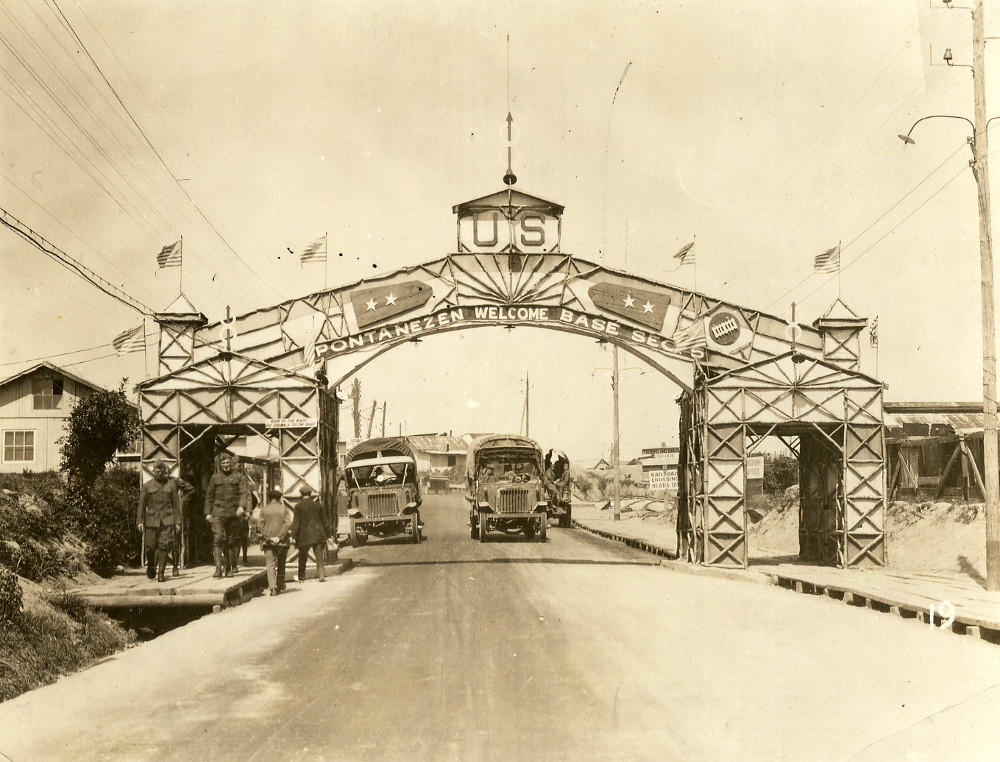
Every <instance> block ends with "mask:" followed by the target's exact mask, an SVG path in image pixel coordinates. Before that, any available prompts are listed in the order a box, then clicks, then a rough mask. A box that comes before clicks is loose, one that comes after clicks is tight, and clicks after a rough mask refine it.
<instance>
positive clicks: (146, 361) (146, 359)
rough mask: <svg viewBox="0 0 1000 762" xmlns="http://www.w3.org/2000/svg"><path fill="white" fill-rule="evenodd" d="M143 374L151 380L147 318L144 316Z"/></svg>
mask: <svg viewBox="0 0 1000 762" xmlns="http://www.w3.org/2000/svg"><path fill="white" fill-rule="evenodd" d="M142 372H143V374H144V375H145V376H146V378H147V379H148V378H149V354H148V352H147V351H146V316H145V315H143V316H142Z"/></svg>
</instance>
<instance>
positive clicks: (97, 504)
mask: <svg viewBox="0 0 1000 762" xmlns="http://www.w3.org/2000/svg"><path fill="white" fill-rule="evenodd" d="M138 502H139V473H138V472H137V471H135V470H133V469H131V468H127V467H125V466H114V467H112V468H109V469H108V470H107V471H106V472H105V473H104V474H103V475H102V476H100V477H99V478H98V479H97V481H96V482H95V483H94V486H93V489H92V490H91V491H90V494H89V495H88V496H86V497H80V498H79V502H78V504H77V511H78V513H79V522H80V526H79V532H80V534H81V536H82V537H83V538H84V540H85V541H86V543H87V562H88V564H89V565H90V568H91V569H93V570H94V571H96V572H97V573H98V574H111V573H112V572H114V570H115V567H117V566H137V565H138V564H139V545H140V538H139V536H138V531H137V529H136V526H135V509H136V505H137V504H138Z"/></svg>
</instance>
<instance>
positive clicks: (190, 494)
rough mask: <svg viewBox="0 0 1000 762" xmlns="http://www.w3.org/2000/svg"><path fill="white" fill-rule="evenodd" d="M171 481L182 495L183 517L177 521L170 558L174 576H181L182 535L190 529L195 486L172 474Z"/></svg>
mask: <svg viewBox="0 0 1000 762" xmlns="http://www.w3.org/2000/svg"><path fill="white" fill-rule="evenodd" d="M170 481H172V482H173V483H174V485H175V486H176V487H177V495H178V496H179V497H180V506H181V517H180V520H179V521H178V522H177V529H176V530H175V531H174V542H173V546H172V547H171V549H170V560H171V562H172V564H173V574H172V576H174V577H179V576H180V570H179V564H180V562H181V549H182V547H183V541H182V535H184V534H185V533H186V532H187V531H188V527H189V524H188V523H187V522H188V521H189V520H190V515H189V514H188V510H189V509H190V507H191V500H192V499H193V498H194V493H195V490H194V487H192V486H191V485H190V484H189V483H188V482H186V481H185V480H184V479H182V478H181V477H179V476H171V477H170Z"/></svg>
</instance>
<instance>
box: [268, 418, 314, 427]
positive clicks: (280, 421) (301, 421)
mask: <svg viewBox="0 0 1000 762" xmlns="http://www.w3.org/2000/svg"><path fill="white" fill-rule="evenodd" d="M315 427H316V419H315V418H268V419H267V428H269V429H312V428H315Z"/></svg>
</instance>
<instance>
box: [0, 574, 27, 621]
mask: <svg viewBox="0 0 1000 762" xmlns="http://www.w3.org/2000/svg"><path fill="white" fill-rule="evenodd" d="M23 616H24V603H23V601H22V593H21V583H20V582H19V581H18V579H17V575H16V574H14V572H12V571H11V570H10V569H7V568H5V567H3V566H0V623H2V624H4V625H7V624H17V623H18V622H20V621H21V618H22V617H23Z"/></svg>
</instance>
